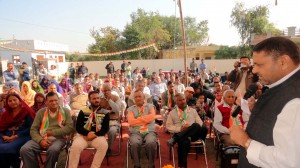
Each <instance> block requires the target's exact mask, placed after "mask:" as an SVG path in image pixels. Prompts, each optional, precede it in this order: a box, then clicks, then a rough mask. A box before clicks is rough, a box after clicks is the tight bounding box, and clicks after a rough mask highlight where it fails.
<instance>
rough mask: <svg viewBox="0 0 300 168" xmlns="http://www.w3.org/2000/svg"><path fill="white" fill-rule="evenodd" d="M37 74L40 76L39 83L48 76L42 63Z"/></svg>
mask: <svg viewBox="0 0 300 168" xmlns="http://www.w3.org/2000/svg"><path fill="white" fill-rule="evenodd" d="M37 74H38V76H39V81H41V80H42V79H43V78H44V77H47V76H48V71H47V69H46V68H45V67H44V65H43V64H42V63H39V68H38V69H37Z"/></svg>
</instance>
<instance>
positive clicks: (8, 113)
mask: <svg viewBox="0 0 300 168" xmlns="http://www.w3.org/2000/svg"><path fill="white" fill-rule="evenodd" d="M5 101H6V107H5V109H6V110H5V112H4V113H3V114H2V117H1V119H0V137H1V139H0V165H1V167H3V168H9V167H13V168H17V167H20V159H19V150H20V148H21V147H22V146H23V145H24V144H25V143H26V142H27V141H28V140H30V139H31V137H30V133H29V131H30V127H31V125H32V122H33V119H34V116H35V113H34V112H33V110H32V109H31V108H29V107H28V106H27V105H26V103H25V102H24V101H23V100H22V99H21V98H20V96H19V95H17V94H8V95H7V97H6V100H5Z"/></svg>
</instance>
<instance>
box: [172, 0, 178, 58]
mask: <svg viewBox="0 0 300 168" xmlns="http://www.w3.org/2000/svg"><path fill="white" fill-rule="evenodd" d="M174 2H175V18H174V47H173V50H175V38H176V8H177V7H176V0H174ZM174 53H175V51H174ZM174 56H175V54H174Z"/></svg>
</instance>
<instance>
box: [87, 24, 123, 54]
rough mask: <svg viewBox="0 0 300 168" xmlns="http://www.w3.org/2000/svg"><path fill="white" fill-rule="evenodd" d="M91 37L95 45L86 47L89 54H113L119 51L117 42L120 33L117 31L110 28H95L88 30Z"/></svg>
mask: <svg viewBox="0 0 300 168" xmlns="http://www.w3.org/2000/svg"><path fill="white" fill-rule="evenodd" d="M90 33H91V36H92V37H93V38H94V39H95V41H96V43H95V44H91V45H89V47H88V51H89V53H105V52H114V51H118V50H119V45H118V43H119V41H120V36H121V33H120V31H119V30H118V29H116V28H113V27H111V26H108V27H104V28H100V29H98V30H96V29H95V28H93V29H91V30H90Z"/></svg>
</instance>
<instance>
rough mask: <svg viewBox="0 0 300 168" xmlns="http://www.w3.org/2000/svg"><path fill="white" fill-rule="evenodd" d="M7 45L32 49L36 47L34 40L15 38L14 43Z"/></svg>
mask: <svg viewBox="0 0 300 168" xmlns="http://www.w3.org/2000/svg"><path fill="white" fill-rule="evenodd" d="M5 45H6V46H12V47H16V48H24V49H30V50H33V49H34V41H33V40H14V41H13V42H12V43H7V44H5Z"/></svg>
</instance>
